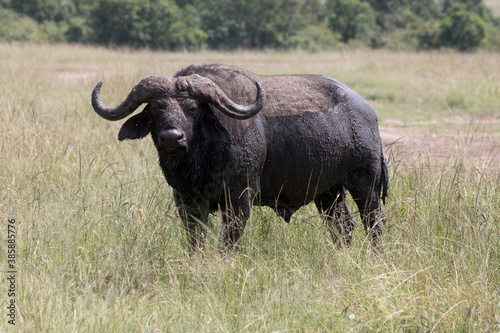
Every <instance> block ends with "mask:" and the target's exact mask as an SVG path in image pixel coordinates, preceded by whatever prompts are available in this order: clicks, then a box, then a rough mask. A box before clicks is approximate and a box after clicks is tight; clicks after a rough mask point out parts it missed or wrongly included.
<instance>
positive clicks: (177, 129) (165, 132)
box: [92, 74, 266, 155]
mask: <svg viewBox="0 0 500 333" xmlns="http://www.w3.org/2000/svg"><path fill="white" fill-rule="evenodd" d="M255 84H256V86H257V97H256V99H255V102H254V103H252V104H251V105H248V106H243V105H239V104H237V103H235V102H234V101H232V100H231V99H230V98H229V97H227V95H226V94H225V93H224V92H223V91H222V89H221V88H220V87H219V86H218V85H217V84H216V83H215V82H213V81H212V80H210V79H208V78H206V77H203V76H200V75H197V74H193V75H190V76H183V77H178V78H175V77H166V76H150V77H147V78H145V79H143V80H142V81H141V82H139V83H138V84H137V85H136V86H135V87H134V88H133V89H132V91H131V92H130V93H129V95H128V96H127V98H126V99H125V100H124V101H123V102H122V103H121V104H120V105H118V106H116V107H107V106H105V105H104V104H103V103H102V101H101V98H100V92H101V87H102V82H99V83H98V84H97V85H96V87H95V88H94V91H93V92H92V106H93V108H94V110H95V112H96V113H97V114H99V115H100V116H101V117H103V118H104V119H107V120H120V119H123V118H125V117H127V116H129V115H130V114H131V113H133V112H134V111H135V110H136V109H137V108H138V107H139V106H140V105H141V104H144V103H147V106H146V107H145V108H144V110H143V111H142V112H141V113H139V114H137V115H135V116H133V117H131V118H130V119H128V120H127V121H126V122H125V123H124V124H123V126H122V128H121V130H120V132H119V135H118V139H119V140H120V141H121V140H126V139H140V138H143V137H145V136H146V135H147V134H148V133H151V135H152V137H153V141H154V143H155V146H156V148H157V149H158V151H159V152H165V153H167V154H169V155H176V154H178V153H180V152H182V151H186V150H188V149H189V147H190V144H191V142H192V141H193V140H194V139H195V138H193V133H194V131H193V129H194V128H195V126H198V125H199V126H200V127H199V129H200V131H199V133H201V135H203V136H205V138H207V139H210V140H216V141H223V142H227V141H229V134H228V133H227V131H226V129H225V128H224V126H223V125H222V123H221V122H220V121H219V119H218V118H217V117H216V116H215V115H214V114H213V112H212V109H211V108H210V105H211V106H214V107H215V108H217V109H219V110H220V111H221V112H223V113H224V114H226V115H227V116H229V117H231V118H235V119H248V118H251V117H253V116H255V115H256V114H257V113H258V112H259V111H260V110H261V109H262V108H263V106H264V103H265V100H266V94H265V91H264V89H263V88H262V86H261V85H260V83H259V82H256V83H255Z"/></svg>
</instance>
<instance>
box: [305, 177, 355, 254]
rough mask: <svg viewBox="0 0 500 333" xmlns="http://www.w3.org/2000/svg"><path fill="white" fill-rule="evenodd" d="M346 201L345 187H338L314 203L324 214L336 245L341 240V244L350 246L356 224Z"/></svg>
mask: <svg viewBox="0 0 500 333" xmlns="http://www.w3.org/2000/svg"><path fill="white" fill-rule="evenodd" d="M345 199H346V192H345V189H344V187H343V186H341V185H336V186H334V187H332V188H331V189H330V190H329V191H327V192H325V193H323V194H321V195H319V196H318V197H317V198H316V199H315V200H314V202H315V203H316V207H317V208H318V211H319V212H320V214H322V218H323V221H324V222H325V224H326V226H327V228H328V231H329V232H330V235H331V236H332V240H333V242H334V243H336V242H337V241H338V239H339V238H340V240H341V242H342V243H344V244H345V245H347V246H348V245H349V244H350V242H351V238H352V232H353V230H354V227H355V222H354V217H353V216H352V214H351V211H350V210H349V207H348V206H347V202H346V200H345Z"/></svg>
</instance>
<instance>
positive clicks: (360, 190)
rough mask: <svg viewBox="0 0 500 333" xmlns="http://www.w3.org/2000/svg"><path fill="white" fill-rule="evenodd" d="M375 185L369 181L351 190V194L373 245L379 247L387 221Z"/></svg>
mask: <svg viewBox="0 0 500 333" xmlns="http://www.w3.org/2000/svg"><path fill="white" fill-rule="evenodd" d="M374 183H375V182H374V181H367V182H365V183H363V184H360V183H358V187H353V188H352V189H349V192H350V193H351V195H352V197H353V199H354V202H355V203H356V205H357V206H358V208H359V214H360V216H361V220H362V221H363V225H364V227H365V231H366V232H367V233H368V234H369V235H370V238H371V241H372V244H373V245H374V246H375V247H378V246H379V243H380V238H381V236H382V223H383V221H384V219H385V213H384V211H383V209H382V207H381V205H380V195H379V193H377V191H375V189H374V186H373V185H372V184H374Z"/></svg>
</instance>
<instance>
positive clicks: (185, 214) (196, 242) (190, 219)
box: [174, 193, 208, 251]
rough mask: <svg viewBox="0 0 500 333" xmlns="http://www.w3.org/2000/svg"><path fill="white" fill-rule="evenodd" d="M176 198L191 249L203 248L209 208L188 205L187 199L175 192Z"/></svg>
mask: <svg viewBox="0 0 500 333" xmlns="http://www.w3.org/2000/svg"><path fill="white" fill-rule="evenodd" d="M174 199H175V202H176V204H177V207H178V208H179V216H180V218H181V220H182V223H183V225H184V230H185V231H186V236H187V241H188V244H189V247H190V249H191V250H193V251H195V250H203V248H204V246H205V233H206V230H205V228H206V225H207V222H208V208H206V209H203V207H198V206H195V207H193V206H194V205H187V204H186V202H185V200H183V199H182V198H181V197H180V196H178V195H176V194H175V193H174Z"/></svg>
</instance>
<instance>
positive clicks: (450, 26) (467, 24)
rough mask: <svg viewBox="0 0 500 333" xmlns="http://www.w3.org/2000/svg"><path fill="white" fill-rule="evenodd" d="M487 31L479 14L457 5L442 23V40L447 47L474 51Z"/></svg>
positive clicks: (452, 7) (450, 9)
mask: <svg viewBox="0 0 500 333" xmlns="http://www.w3.org/2000/svg"><path fill="white" fill-rule="evenodd" d="M485 31H486V25H485V23H484V21H483V20H482V19H481V18H480V17H479V16H478V15H477V14H474V13H472V12H470V11H468V10H467V8H466V6H465V5H464V4H461V3H456V4H454V5H453V6H451V7H450V8H449V9H448V11H447V13H446V17H445V18H444V19H443V20H442V21H441V26H440V40H441V42H442V43H443V45H445V46H450V47H453V48H456V49H458V50H460V51H472V50H474V49H476V48H477V47H478V46H479V45H480V44H481V42H482V40H483V39H484V37H485Z"/></svg>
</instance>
